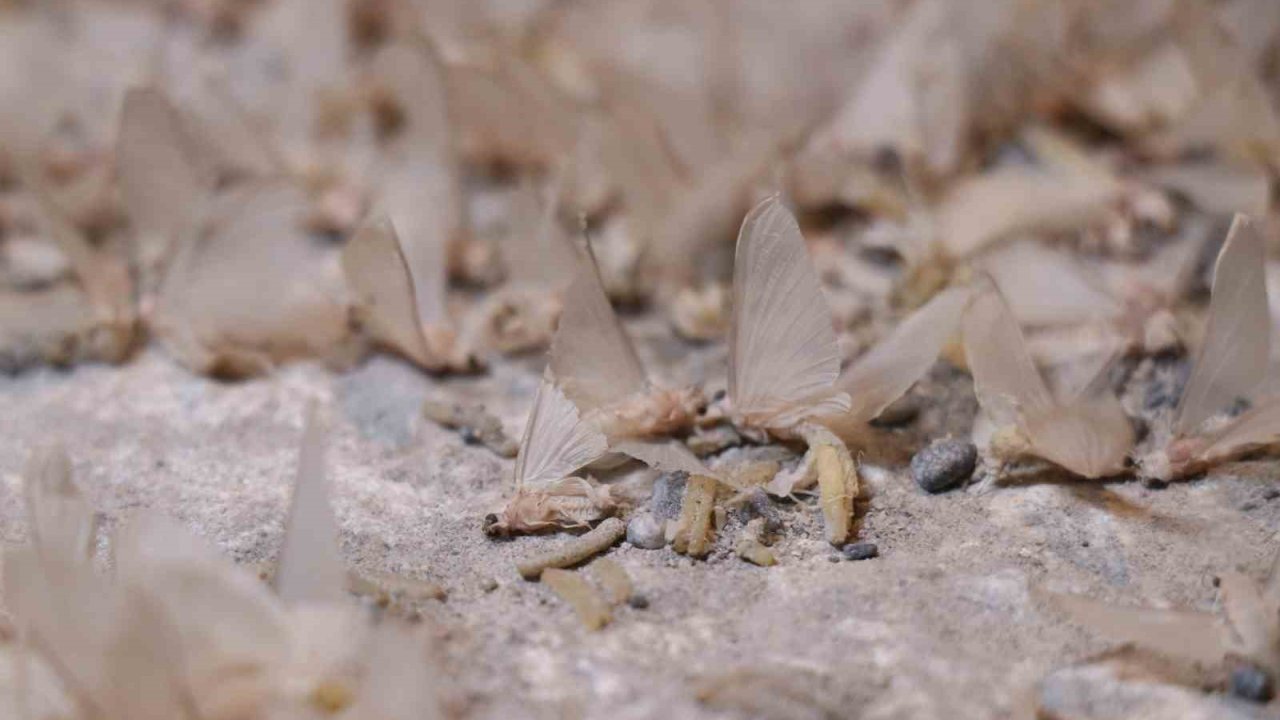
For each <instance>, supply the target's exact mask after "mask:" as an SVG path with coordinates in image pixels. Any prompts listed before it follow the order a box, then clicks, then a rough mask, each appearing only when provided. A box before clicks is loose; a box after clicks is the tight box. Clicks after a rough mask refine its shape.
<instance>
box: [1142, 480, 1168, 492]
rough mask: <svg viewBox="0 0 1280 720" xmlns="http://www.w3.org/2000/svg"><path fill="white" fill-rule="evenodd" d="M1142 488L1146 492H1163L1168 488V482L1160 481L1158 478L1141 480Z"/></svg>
mask: <svg viewBox="0 0 1280 720" xmlns="http://www.w3.org/2000/svg"><path fill="white" fill-rule="evenodd" d="M1142 487H1144V488H1146V489H1148V490H1164V489H1165V488H1167V487H1169V481H1168V480H1161V479H1159V478H1143V479H1142Z"/></svg>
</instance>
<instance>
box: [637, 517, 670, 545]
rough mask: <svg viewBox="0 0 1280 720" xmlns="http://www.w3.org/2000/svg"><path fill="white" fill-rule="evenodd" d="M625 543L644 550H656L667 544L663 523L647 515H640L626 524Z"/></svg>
mask: <svg viewBox="0 0 1280 720" xmlns="http://www.w3.org/2000/svg"><path fill="white" fill-rule="evenodd" d="M627 542H629V543H631V544H632V545H634V546H636V547H638V548H644V549H645V550H658V549H661V548H662V547H663V546H664V545H666V544H667V534H666V532H665V530H664V528H663V523H660V522H658V521H657V520H655V519H654V518H653V516H652V515H650V514H649V513H640V514H639V515H636V516H635V517H633V518H631V522H629V523H627Z"/></svg>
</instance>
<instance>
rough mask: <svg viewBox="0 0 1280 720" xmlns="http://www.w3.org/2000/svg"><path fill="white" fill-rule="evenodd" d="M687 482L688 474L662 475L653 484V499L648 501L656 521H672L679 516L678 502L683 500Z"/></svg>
mask: <svg viewBox="0 0 1280 720" xmlns="http://www.w3.org/2000/svg"><path fill="white" fill-rule="evenodd" d="M688 481H689V475H688V473H682V472H674V473H663V474H662V475H659V476H658V479H657V481H656V482H654V483H653V497H651V498H650V499H649V508H650V509H651V510H653V517H654V518H655V519H658V520H672V519H674V518H675V517H677V516H678V515H679V514H680V501H681V500H682V499H683V498H684V486H685V483H687V482H688Z"/></svg>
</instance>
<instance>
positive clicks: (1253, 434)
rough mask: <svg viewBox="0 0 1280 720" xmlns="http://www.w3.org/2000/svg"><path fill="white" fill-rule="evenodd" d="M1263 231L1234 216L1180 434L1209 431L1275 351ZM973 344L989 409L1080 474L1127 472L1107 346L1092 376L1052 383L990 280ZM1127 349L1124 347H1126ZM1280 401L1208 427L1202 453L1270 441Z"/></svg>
mask: <svg viewBox="0 0 1280 720" xmlns="http://www.w3.org/2000/svg"><path fill="white" fill-rule="evenodd" d="M1265 268H1266V257H1265V248H1264V246H1263V242H1262V238H1261V237H1260V235H1259V233H1258V231H1257V228H1256V227H1255V226H1254V225H1253V223H1252V222H1251V221H1250V220H1249V219H1248V218H1246V217H1245V216H1243V215H1237V216H1236V217H1235V220H1234V221H1233V222H1232V225H1231V229H1230V231H1229V233H1228V236H1227V240H1226V242H1225V243H1224V245H1223V247H1222V250H1221V252H1220V253H1219V255H1218V260H1217V263H1216V265H1215V267H1214V279H1213V295H1212V299H1211V301H1210V304H1209V316H1208V323H1207V325H1206V329H1205V334H1204V338H1203V341H1202V342H1201V344H1200V348H1199V350H1198V352H1197V354H1196V359H1195V363H1194V365H1193V366H1192V370H1191V374H1190V377H1189V379H1188V381H1187V385H1186V389H1185V390H1184V392H1183V394H1182V398H1181V399H1180V401H1179V403H1178V406H1177V409H1176V410H1175V412H1174V416H1173V418H1172V421H1171V423H1170V427H1169V428H1168V429H1167V430H1168V434H1169V435H1170V436H1171V437H1173V438H1177V437H1185V436H1189V435H1194V434H1197V433H1198V432H1203V429H1202V426H1203V425H1204V424H1205V421H1206V420H1208V419H1210V418H1211V417H1213V416H1215V415H1217V414H1219V413H1221V412H1223V411H1224V410H1225V409H1226V408H1227V407H1228V406H1229V405H1231V404H1232V403H1233V402H1234V401H1235V400H1237V399H1238V398H1242V397H1248V396H1249V395H1250V394H1251V393H1253V392H1254V391H1255V390H1256V389H1257V388H1258V386H1259V385H1261V383H1262V381H1263V379H1264V377H1265V375H1266V372H1267V365H1268V359H1269V354H1270V344H1271V343H1270V337H1271V320H1270V316H1269V311H1268V303H1267V292H1266V274H1265ZM964 333H965V350H966V354H967V357H968V361H969V366H970V370H971V371H972V373H973V377H974V383H975V387H976V390H977V393H978V396H979V399H980V400H981V401H982V403H983V406H984V408H986V410H987V412H988V414H990V415H992V416H993V417H994V419H996V420H997V421H1004V422H1012V423H1014V424H1016V425H1018V426H1019V427H1020V429H1021V430H1022V431H1023V433H1024V434H1025V435H1026V436H1027V438H1026V439H1027V440H1028V441H1029V442H1030V444H1031V449H1032V452H1033V453H1034V454H1036V455H1039V456H1041V457H1044V458H1045V459H1047V460H1050V461H1052V462H1054V463H1056V464H1058V465H1060V466H1062V467H1064V468H1066V469H1068V470H1070V471H1072V472H1074V473H1076V474H1079V475H1083V476H1085V477H1091V478H1096V477H1103V476H1106V475H1110V474H1114V473H1117V472H1120V471H1121V470H1122V469H1123V467H1124V463H1125V460H1126V458H1127V456H1128V454H1129V452H1130V451H1131V450H1132V447H1133V443H1134V435H1133V430H1132V427H1131V426H1130V424H1129V422H1128V419H1127V417H1126V416H1125V414H1124V411H1123V409H1122V408H1121V406H1120V403H1119V401H1118V400H1117V399H1116V398H1115V396H1114V395H1113V394H1112V393H1111V391H1110V389H1109V387H1108V384H1107V382H1106V379H1107V370H1108V369H1109V368H1110V365H1111V362H1112V361H1113V360H1114V358H1115V354H1114V353H1111V354H1106V355H1104V356H1102V357H1100V358H1099V359H1100V360H1101V362H1099V363H1098V364H1097V365H1096V366H1095V367H1094V368H1093V370H1092V372H1086V373H1084V374H1083V376H1084V377H1085V378H1087V380H1086V381H1085V382H1083V383H1080V384H1079V385H1077V386H1076V387H1075V388H1072V389H1061V388H1060V389H1059V392H1057V393H1056V394H1055V393H1054V392H1052V391H1051V390H1050V388H1049V386H1048V385H1047V384H1046V383H1045V381H1044V379H1043V378H1042V377H1041V376H1040V373H1039V371H1038V370H1037V369H1036V367H1035V365H1034V363H1033V362H1032V360H1031V356H1030V353H1029V352H1028V350H1027V347H1026V343H1025V340H1024V338H1023V336H1022V333H1021V331H1020V330H1019V328H1018V324H1017V322H1016V320H1015V318H1014V315H1013V313H1012V311H1011V310H1010V308H1009V306H1008V305H1007V303H1006V302H1005V300H1004V298H1003V297H1002V296H1001V295H1000V293H999V292H998V291H997V290H996V289H995V288H994V287H993V286H988V287H986V288H985V289H984V291H983V292H981V293H979V294H978V296H977V297H976V298H975V299H974V300H973V302H972V303H971V306H970V307H969V309H968V311H967V313H966V316H965V320H964ZM1117 350H1118V347H1117ZM1277 419H1280V404H1277V403H1275V402H1268V403H1263V404H1260V405H1258V406H1256V407H1255V408H1254V409H1253V410H1251V411H1249V412H1248V413H1246V414H1244V415H1242V416H1241V417H1240V418H1238V419H1236V420H1235V421H1234V422H1232V423H1229V424H1227V425H1225V426H1223V427H1221V428H1219V429H1218V430H1216V431H1212V432H1205V434H1204V439H1205V440H1206V442H1207V447H1206V448H1205V449H1204V450H1201V454H1202V455H1206V456H1207V455H1210V454H1214V453H1217V452H1221V453H1223V454H1226V453H1228V452H1230V451H1231V449H1232V448H1239V447H1243V446H1247V445H1251V444H1257V443H1260V442H1265V441H1267V439H1268V438H1270V437H1273V436H1275V435H1276V434H1277V430H1280V425H1278V423H1277Z"/></svg>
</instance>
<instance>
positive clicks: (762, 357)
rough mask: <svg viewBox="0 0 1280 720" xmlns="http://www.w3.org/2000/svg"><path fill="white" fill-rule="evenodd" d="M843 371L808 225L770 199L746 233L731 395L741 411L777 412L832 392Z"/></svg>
mask: <svg viewBox="0 0 1280 720" xmlns="http://www.w3.org/2000/svg"><path fill="white" fill-rule="evenodd" d="M839 374H840V350H839V348H838V347H837V345H836V334H835V330H834V328H833V327H832V323H831V312H830V310H829V309H828V307H827V302H826V299H825V298H824V297H823V295H822V289H821V286H820V285H819V283H818V274H817V272H816V271H815V270H814V267H813V263H812V261H811V260H810V259H809V252H808V249H807V248H806V247H805V243H804V237H803V236H801V234H800V226H799V225H798V224H797V223H796V219H795V217H794V216H792V214H791V212H790V211H788V210H787V209H786V208H785V207H784V206H783V205H782V203H781V202H780V201H779V200H778V198H777V197H771V198H768V199H766V200H764V201H763V202H761V203H760V204H758V205H756V206H755V208H754V209H752V210H751V212H750V213H748V214H747V217H746V219H745V220H743V222H742V230H741V232H740V233H739V234H738V247H737V251H736V253H735V257H734V268H733V318H732V324H731V326H730V332H729V398H730V400H731V401H732V403H733V407H734V410H735V411H737V412H739V413H743V414H752V413H772V412H777V411H778V410H781V409H785V408H787V407H788V406H789V405H792V404H795V403H799V402H802V401H806V400H809V399H811V398H815V397H818V396H820V395H822V394H823V393H826V392H829V391H830V390H831V389H832V385H833V383H835V380H836V377H837V376H838V375H839Z"/></svg>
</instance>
